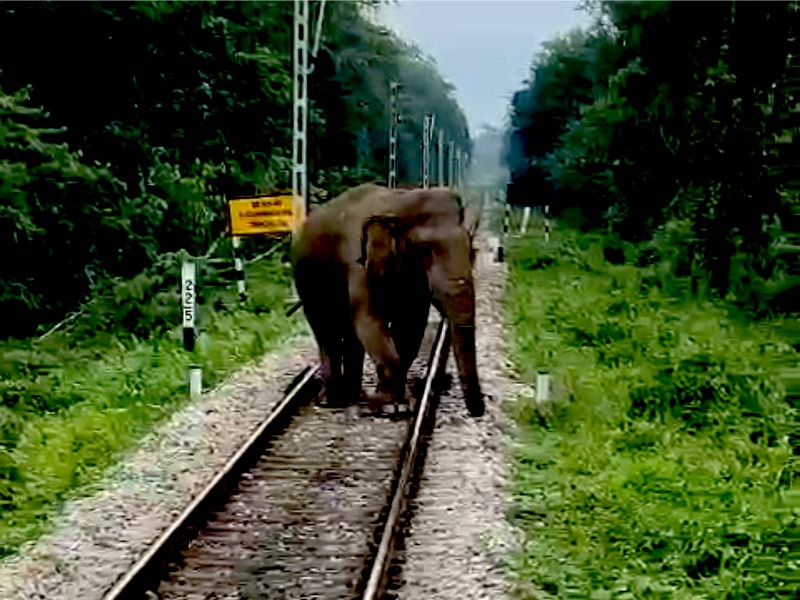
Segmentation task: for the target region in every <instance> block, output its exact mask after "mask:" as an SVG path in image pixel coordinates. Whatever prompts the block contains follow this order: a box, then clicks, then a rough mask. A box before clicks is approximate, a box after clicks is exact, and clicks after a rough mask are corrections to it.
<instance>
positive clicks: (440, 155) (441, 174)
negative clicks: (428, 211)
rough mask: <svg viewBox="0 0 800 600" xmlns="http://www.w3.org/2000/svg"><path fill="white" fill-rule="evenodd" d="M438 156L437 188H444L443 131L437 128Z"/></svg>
mask: <svg viewBox="0 0 800 600" xmlns="http://www.w3.org/2000/svg"><path fill="white" fill-rule="evenodd" d="M438 150H439V151H438V156H437V158H438V159H439V161H438V163H439V164H438V165H437V167H438V168H437V171H436V172H437V174H438V175H439V187H444V131H442V128H441V127H440V128H439V144H438Z"/></svg>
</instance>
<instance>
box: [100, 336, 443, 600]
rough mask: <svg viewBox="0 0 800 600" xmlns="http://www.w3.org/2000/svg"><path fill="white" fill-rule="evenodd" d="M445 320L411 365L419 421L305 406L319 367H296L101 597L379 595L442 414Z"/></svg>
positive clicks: (369, 598) (362, 406)
mask: <svg viewBox="0 0 800 600" xmlns="http://www.w3.org/2000/svg"><path fill="white" fill-rule="evenodd" d="M445 325H446V323H445V322H444V321H441V322H440V323H439V326H438V330H437V331H435V335H434V331H433V328H432V327H431V324H430V323H429V327H428V332H426V336H425V341H424V342H423V348H422V352H421V353H420V355H421V356H425V355H429V360H428V362H427V364H425V362H424V360H420V359H418V360H417V361H416V362H415V364H414V365H413V366H412V368H411V370H410V372H409V376H410V377H421V376H423V377H424V378H425V388H424V391H423V393H422V395H421V397H420V398H419V399H418V400H417V401H416V402H415V403H414V405H413V411H412V418H411V419H386V418H376V417H373V416H371V415H370V414H369V408H368V405H367V404H366V403H361V402H359V403H355V404H354V405H351V406H349V407H346V408H336V407H330V406H325V405H322V404H319V403H316V402H309V401H308V400H309V399H310V398H311V397H313V396H314V395H315V392H316V391H318V390H316V389H314V385H315V382H316V379H315V378H314V375H315V373H316V371H317V367H308V368H307V369H306V370H305V371H304V372H303V373H301V374H300V375H298V377H296V378H295V381H294V383H293V385H292V386H290V388H289V389H288V390H287V393H286V395H285V397H284V399H283V400H282V401H281V402H280V403H279V404H278V405H277V406H276V408H275V410H274V411H273V412H272V413H271V414H270V415H269V417H268V418H267V419H266V420H265V421H264V422H263V423H262V424H261V425H260V426H259V428H258V429H257V430H256V431H255V432H254V433H253V434H252V435H251V437H250V438H249V439H248V441H247V442H246V443H245V445H244V446H243V447H242V448H241V449H240V450H239V451H238V452H237V453H236V455H235V456H233V457H232V458H231V459H230V460H229V461H228V463H227V464H226V465H225V467H224V468H223V470H222V471H221V472H220V473H218V475H217V476H216V477H215V478H214V480H212V482H211V483H209V485H208V486H207V487H206V488H205V489H204V490H203V491H202V492H201V493H200V494H199V495H198V496H197V497H196V498H195V500H194V501H193V502H192V503H191V504H190V505H189V506H188V507H187V508H186V509H185V510H184V511H183V513H182V514H181V515H179V517H178V518H177V519H176V520H175V521H174V523H173V524H172V526H171V527H169V528H168V529H167V530H166V531H165V532H164V533H163V534H162V535H161V537H160V538H159V539H158V540H157V541H156V542H155V543H154V544H153V545H152V546H151V548H150V549H149V550H148V552H147V553H146V554H145V555H144V556H143V557H142V558H141V559H140V560H139V561H138V562H137V563H136V564H135V565H134V566H133V568H132V569H131V570H130V571H129V572H128V573H126V574H125V575H124V576H123V577H121V578H120V579H119V580H118V581H117V583H116V585H115V586H114V587H113V588H112V589H111V590H110V591H109V592H108V594H106V596H105V600H133V599H136V600H139V599H154V598H162V599H165V600H166V599H174V600H177V599H189V598H192V599H195V598H203V599H209V600H210V599H215V600H221V599H231V600H233V599H244V598H248V599H251V598H304V599H305V598H319V599H328V598H337V599H339V598H363V599H365V600H375V599H377V598H381V597H382V595H383V592H384V587H385V586H386V582H387V571H388V568H389V563H390V559H391V557H392V554H393V550H394V540H395V530H396V528H397V527H398V524H399V522H400V520H401V516H402V515H403V512H404V509H405V507H406V497H407V494H408V491H409V490H410V489H411V487H412V485H413V478H414V477H413V476H414V473H415V471H416V470H417V468H418V467H419V464H418V462H419V459H420V457H421V456H424V450H423V451H422V452H421V451H420V447H421V446H422V445H423V444H424V441H423V440H424V437H425V433H426V431H428V430H429V429H430V423H431V417H432V415H433V412H434V410H435V406H433V405H434V403H435V399H434V398H432V396H431V381H432V377H433V375H435V369H436V365H438V362H439V360H438V356H439V352H441V348H442V345H443V343H444V340H445V336H444V335H443V333H444V326H445ZM365 371H366V370H365ZM372 383H373V382H371V381H366V382H365V385H371V384H372Z"/></svg>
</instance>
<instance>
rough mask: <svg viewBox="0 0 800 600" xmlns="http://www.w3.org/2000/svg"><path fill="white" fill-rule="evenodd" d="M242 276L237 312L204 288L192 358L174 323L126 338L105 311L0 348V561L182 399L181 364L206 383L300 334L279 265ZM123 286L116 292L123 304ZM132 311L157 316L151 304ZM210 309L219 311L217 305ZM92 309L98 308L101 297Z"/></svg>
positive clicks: (141, 283)
mask: <svg viewBox="0 0 800 600" xmlns="http://www.w3.org/2000/svg"><path fill="white" fill-rule="evenodd" d="M247 275H248V292H249V296H250V298H249V301H248V303H247V304H244V305H241V306H238V307H237V306H236V304H237V302H236V299H235V297H234V296H235V292H234V291H233V290H231V289H230V287H229V288H228V289H222V290H220V291H218V292H216V293H209V291H208V290H204V291H203V294H204V295H205V296H206V297H207V298H208V299H209V300H208V301H207V302H206V304H205V305H204V306H203V307H201V313H202V321H201V323H202V324H205V325H204V326H203V331H202V335H201V336H200V338H199V340H198V351H197V353H196V356H193V357H192V356H189V355H188V354H187V353H186V352H185V351H184V350H183V347H182V337H181V336H180V333H181V331H180V328H176V329H174V330H173V331H171V332H164V333H163V335H161V336H158V337H150V338H149V339H135V338H133V339H132V338H131V337H130V334H129V332H128V331H127V329H125V328H122V327H120V328H119V329H115V328H114V327H113V326H112V325H113V322H111V323H109V322H108V321H107V320H108V319H112V318H113V317H114V316H115V315H118V314H120V312H122V311H113V310H110V308H109V307H106V308H105V311H106V312H105V315H100V316H94V317H92V318H91V319H90V320H89V321H88V322H86V323H82V324H80V325H79V326H78V327H76V328H75V329H74V330H72V331H70V332H66V333H65V332H58V333H56V334H54V335H52V336H51V337H48V338H46V339H45V340H42V341H39V342H35V341H31V340H27V341H18V342H6V343H5V344H3V345H2V346H0V436H2V446H0V515H2V516H0V555H5V554H8V553H10V552H13V551H14V550H16V548H17V546H18V545H19V544H20V543H21V542H22V541H25V540H26V539H28V538H30V537H32V536H33V535H35V534H36V533H38V532H39V531H40V530H41V529H42V527H43V526H44V525H45V524H46V523H47V521H48V519H49V517H50V515H51V511H52V509H53V506H54V504H57V503H59V502H60V501H62V500H64V499H66V498H68V497H71V496H74V495H75V494H76V493H86V491H87V490H88V489H89V488H88V486H89V485H90V484H93V483H94V482H96V481H97V480H98V479H99V478H100V476H101V475H102V473H103V470H104V469H105V468H106V467H108V466H109V465H110V464H112V461H114V460H115V459H116V457H117V456H118V455H119V453H120V452H122V451H124V450H125V449H127V448H129V447H130V446H131V445H132V444H133V443H134V442H135V440H136V439H137V438H138V437H140V436H141V435H143V434H144V433H146V432H147V431H148V430H150V429H151V428H152V426H153V425H154V424H155V423H156V422H158V421H159V420H161V419H163V418H164V417H166V416H168V415H169V414H171V412H172V411H173V410H175V409H176V408H177V407H179V406H181V405H182V404H183V402H184V401H185V398H186V396H187V394H186V372H187V368H188V365H189V362H190V361H193V360H194V361H199V364H200V365H201V366H202V367H203V379H204V385H206V386H214V385H216V384H217V383H219V382H220V381H222V379H223V378H224V377H225V376H227V375H228V374H229V373H230V372H231V371H232V370H233V369H234V368H236V367H238V366H239V365H241V364H242V363H243V362H246V361H250V360H253V359H256V358H258V357H259V356H261V355H262V354H263V353H264V352H266V351H268V350H272V349H275V348H276V347H279V346H280V345H281V344H282V343H283V342H284V341H286V340H287V339H288V338H289V336H291V335H293V334H297V333H299V332H301V331H302V327H303V322H302V321H301V320H298V319H297V318H296V317H286V316H285V314H284V311H283V310H281V309H282V307H283V306H284V300H285V297H286V293H287V291H288V290H289V289H290V287H289V272H288V271H287V270H286V268H285V267H284V266H283V265H282V264H281V263H280V261H279V260H277V259H276V258H273V259H272V260H270V261H262V262H259V263H255V264H253V265H251V266H250V267H249V268H248V270H247ZM206 279H208V280H209V281H210V278H208V277H207V278H206ZM200 281H201V283H202V279H201V280H200ZM151 284H152V279H151V278H148V277H145V276H142V277H137V278H134V280H132V281H131V282H127V283H126V284H124V285H125V286H127V287H134V288H138V289H140V290H144V289H147V287H148V286H149V285H151ZM121 285H122V284H120V285H118V286H117V289H116V290H115V292H114V293H116V294H120V293H124V294H125V296H126V297H130V295H131V292H130V291H126V292H122V287H120V286H121ZM109 300H111V295H110V297H109ZM103 301H105V300H103ZM132 304H134V303H132ZM135 304H136V306H137V308H136V310H137V311H140V312H141V313H143V314H145V315H147V314H154V315H157V317H150V318H151V319H153V320H157V319H160V318H161V313H160V311H161V310H162V309H161V306H162V301H161V300H160V299H159V298H158V297H150V298H149V302H148V301H147V300H144V301H139V302H137V303H135ZM215 304H216V305H217V307H218V308H222V307H224V306H225V305H227V308H225V310H224V311H223V310H215V309H214V305H215ZM271 307H279V308H280V309H279V310H275V309H274V308H271ZM92 309H93V310H92V312H94V313H98V312H99V311H101V310H104V309H103V306H102V302H100V304H99V305H95V306H93V307H92ZM170 311H171V313H174V312H175V311H174V306H173V305H171V306H170ZM137 320H138V322H139V323H142V322H144V319H143V318H142V317H141V316H139V315H137ZM98 321H99V322H103V323H107V324H108V327H107V328H106V329H107V330H106V331H105V332H102V333H98V335H97V336H96V337H95V338H87V336H86V329H87V328H91V327H93V326H94V325H95V324H96V323H97V322H98ZM153 329H158V327H153Z"/></svg>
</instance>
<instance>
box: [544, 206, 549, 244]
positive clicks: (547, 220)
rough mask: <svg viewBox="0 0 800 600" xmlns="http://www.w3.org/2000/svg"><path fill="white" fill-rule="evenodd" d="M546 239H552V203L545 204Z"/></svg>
mask: <svg viewBox="0 0 800 600" xmlns="http://www.w3.org/2000/svg"><path fill="white" fill-rule="evenodd" d="M544 240H545V241H546V242H549V241H550V205H549V204H545V205H544Z"/></svg>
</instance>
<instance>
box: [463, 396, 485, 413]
mask: <svg viewBox="0 0 800 600" xmlns="http://www.w3.org/2000/svg"><path fill="white" fill-rule="evenodd" d="M483 398H484V396H482V395H481V396H478V397H477V398H467V410H468V411H469V414H470V415H472V416H473V417H482V416H483V413H484V412H485V411H486V404H485V403H484V400H483Z"/></svg>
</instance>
